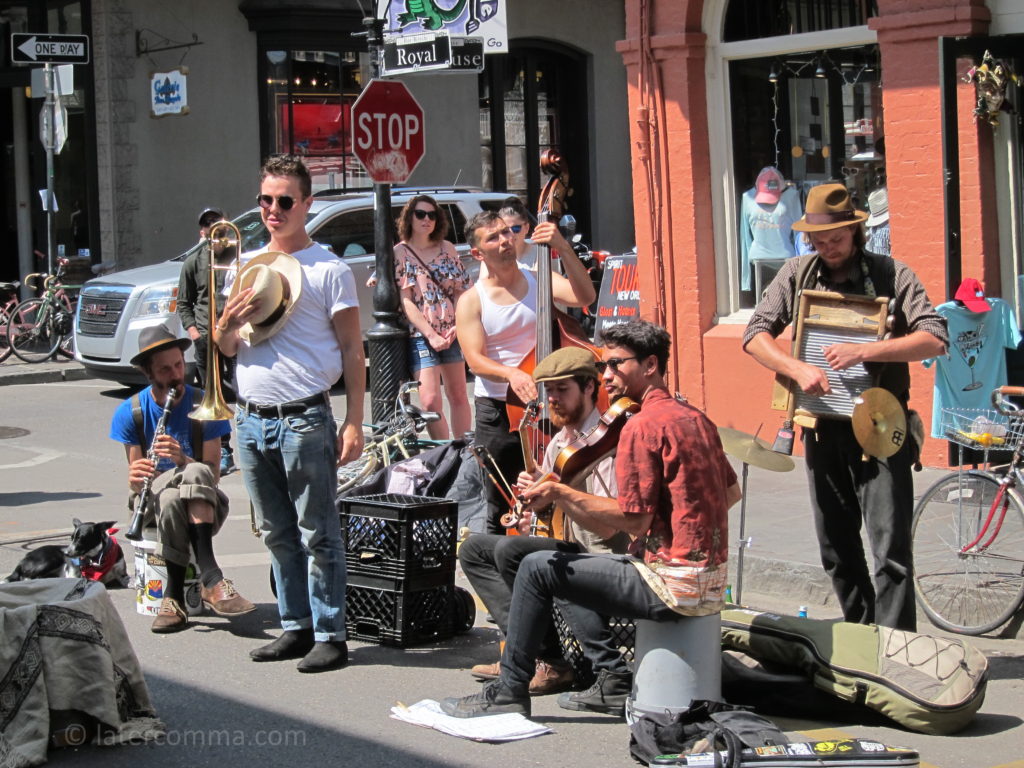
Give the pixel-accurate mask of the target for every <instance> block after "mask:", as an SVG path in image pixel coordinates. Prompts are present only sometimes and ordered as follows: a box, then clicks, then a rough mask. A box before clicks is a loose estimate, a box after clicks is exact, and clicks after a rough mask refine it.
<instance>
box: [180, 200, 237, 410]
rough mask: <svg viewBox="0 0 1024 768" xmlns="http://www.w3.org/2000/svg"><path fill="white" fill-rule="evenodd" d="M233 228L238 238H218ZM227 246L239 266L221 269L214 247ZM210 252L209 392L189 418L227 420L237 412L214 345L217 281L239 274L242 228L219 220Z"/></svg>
mask: <svg viewBox="0 0 1024 768" xmlns="http://www.w3.org/2000/svg"><path fill="white" fill-rule="evenodd" d="M225 229H229V230H231V233H232V234H233V235H234V238H233V239H232V238H231V237H217V232H218V231H220V230H225ZM215 243H219V244H223V245H224V246H225V247H227V246H230V245H234V246H235V263H234V264H233V265H232V266H227V265H225V266H221V265H219V264H217V255H216V253H215V252H214V244H215ZM206 244H207V249H208V250H209V253H210V269H209V274H208V275H207V277H208V279H209V283H208V288H207V291H206V293H207V296H208V297H209V309H210V313H209V321H208V322H209V328H208V329H207V340H206V342H207V343H206V381H204V382H203V383H204V384H205V385H206V390H205V391H204V392H203V401H202V402H201V403H199V405H198V406H196V407H195V408H194V409H193V410H192V412H191V413H190V414H189V415H188V416H189V418H190V419H195V420H196V421H226V420H227V419H230V418H231V417H232V416H233V415H234V413H235V411H234V409H233V408H232V407H231V406H230V405H228V403H227V400H225V399H224V391H223V389H222V388H221V381H220V351H219V350H218V349H217V345H216V344H214V342H213V328H214V326H215V325H216V324H217V281H216V279H215V276H216V270H218V269H223V270H228V269H234V270H235V271H236V273H237V271H238V268H239V266H240V261H239V257H240V256H241V255H242V233H241V232H239V230H238V227H236V226H235V225H234V224H232V223H231V222H230V221H227V220H226V219H225V220H223V221H218V222H217V223H216V224H214V225H213V226H211V227H210V230H209V232H208V233H207V235H206Z"/></svg>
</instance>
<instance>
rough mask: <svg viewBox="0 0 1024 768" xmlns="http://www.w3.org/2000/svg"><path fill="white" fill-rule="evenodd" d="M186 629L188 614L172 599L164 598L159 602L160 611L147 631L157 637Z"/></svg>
mask: <svg viewBox="0 0 1024 768" xmlns="http://www.w3.org/2000/svg"><path fill="white" fill-rule="evenodd" d="M187 627H188V614H187V613H185V611H184V610H182V608H181V605H180V604H179V603H178V601H177V600H175V599H174V598H173V597H165V598H164V599H163V600H161V601H160V610H159V611H157V614H156V618H155V619H153V626H151V627H150V628H149V629H150V631H151V632H155V633H156V634H158V635H166V634H168V633H170V632H180V631H181V630H183V629H185V628H187Z"/></svg>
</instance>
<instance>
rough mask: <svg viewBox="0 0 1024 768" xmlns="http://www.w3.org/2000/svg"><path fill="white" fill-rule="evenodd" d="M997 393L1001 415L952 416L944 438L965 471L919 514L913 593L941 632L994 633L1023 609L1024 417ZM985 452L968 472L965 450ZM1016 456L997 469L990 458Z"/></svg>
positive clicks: (929, 494) (1005, 390) (930, 495)
mask: <svg viewBox="0 0 1024 768" xmlns="http://www.w3.org/2000/svg"><path fill="white" fill-rule="evenodd" d="M1004 397H1024V387H1010V386H1006V387H999V388H998V389H995V390H993V391H992V404H993V406H994V410H967V409H945V410H944V411H943V420H942V424H943V433H944V435H945V437H946V438H947V439H949V440H951V441H953V442H955V443H957V444H958V445H959V446H960V465H961V466H960V468H958V469H957V470H955V471H953V472H950V473H949V474H948V475H944V476H943V477H941V478H940V479H939V480H938V481H937V482H936V483H934V484H933V485H932V486H931V488H929V489H928V490H927V491H926V492H925V493H924V495H923V496H922V497H921V500H920V501H919V502H918V503H917V506H916V507H915V508H914V519H913V523H912V534H911V535H912V546H913V552H914V589H915V592H916V593H917V596H918V599H919V601H920V603H921V607H922V608H923V609H924V612H925V613H926V614H927V615H928V618H929V619H930V620H931V621H932V623H933V624H935V626H937V627H940V628H942V629H945V630H948V631H950V632H956V633H959V634H964V635H981V634H985V633H986V632H992V631H994V630H996V629H998V628H999V627H1001V626H1002V625H1003V624H1005V623H1006V622H1007V621H1009V620H1010V619H1011V618H1012V617H1013V615H1014V614H1015V613H1016V612H1017V611H1018V610H1019V608H1020V606H1021V604H1022V603H1024V498H1022V496H1021V491H1020V490H1019V489H1020V487H1021V486H1022V485H1024V466H1022V463H1021V454H1022V440H1024V411H1021V409H1020V407H1019V406H1017V405H1016V404H1014V403H1011V402H1008V401H1006V400H1004V399H1003V398H1004ZM965 447H966V448H974V449H978V450H981V451H983V452H984V455H983V458H984V461H983V462H982V467H983V468H982V469H966V470H965V469H964V468H963V449H964V448H965ZM993 449H995V450H1010V451H1012V454H1011V458H1010V462H1009V464H1006V465H1000V466H997V467H992V466H991V465H990V464H989V455H988V454H989V451H991V450H993Z"/></svg>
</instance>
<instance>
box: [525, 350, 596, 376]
mask: <svg viewBox="0 0 1024 768" xmlns="http://www.w3.org/2000/svg"><path fill="white" fill-rule="evenodd" d="M574 376H586V377H587V378H590V379H596V378H598V376H599V374H598V372H597V366H596V365H595V364H594V354H593V353H592V352H591V351H590V350H588V349H583V348H582V347H562V348H561V349H557V350H555V351H554V352H552V353H551V354H550V355H548V356H547V357H545V358H544V359H543V360H541V361H540V362H539V363H537V366H536V367H535V368H534V369H533V380H534V381H536V382H537V383H538V384H540V383H541V382H544V381H558V380H560V379H571V378H572V377H574Z"/></svg>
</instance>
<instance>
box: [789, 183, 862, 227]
mask: <svg viewBox="0 0 1024 768" xmlns="http://www.w3.org/2000/svg"><path fill="white" fill-rule="evenodd" d="M867 218H868V215H867V214H866V213H865V212H864V211H858V210H857V209H856V208H854V207H853V200H851V199H850V193H849V192H848V191H847V189H846V187H844V186H843V185H842V184H820V185H818V186H817V187H813V188H812V189H811V191H810V193H808V195H807V206H806V207H805V208H804V215H803V218H801V219H800V220H799V221H797V222H795V223H794V224H793V229H795V230H796V231H797V232H825V231H827V230H829V229H839V228H840V227H848V226H850V225H851V224H863V223H864V222H865V221H866V220H867Z"/></svg>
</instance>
